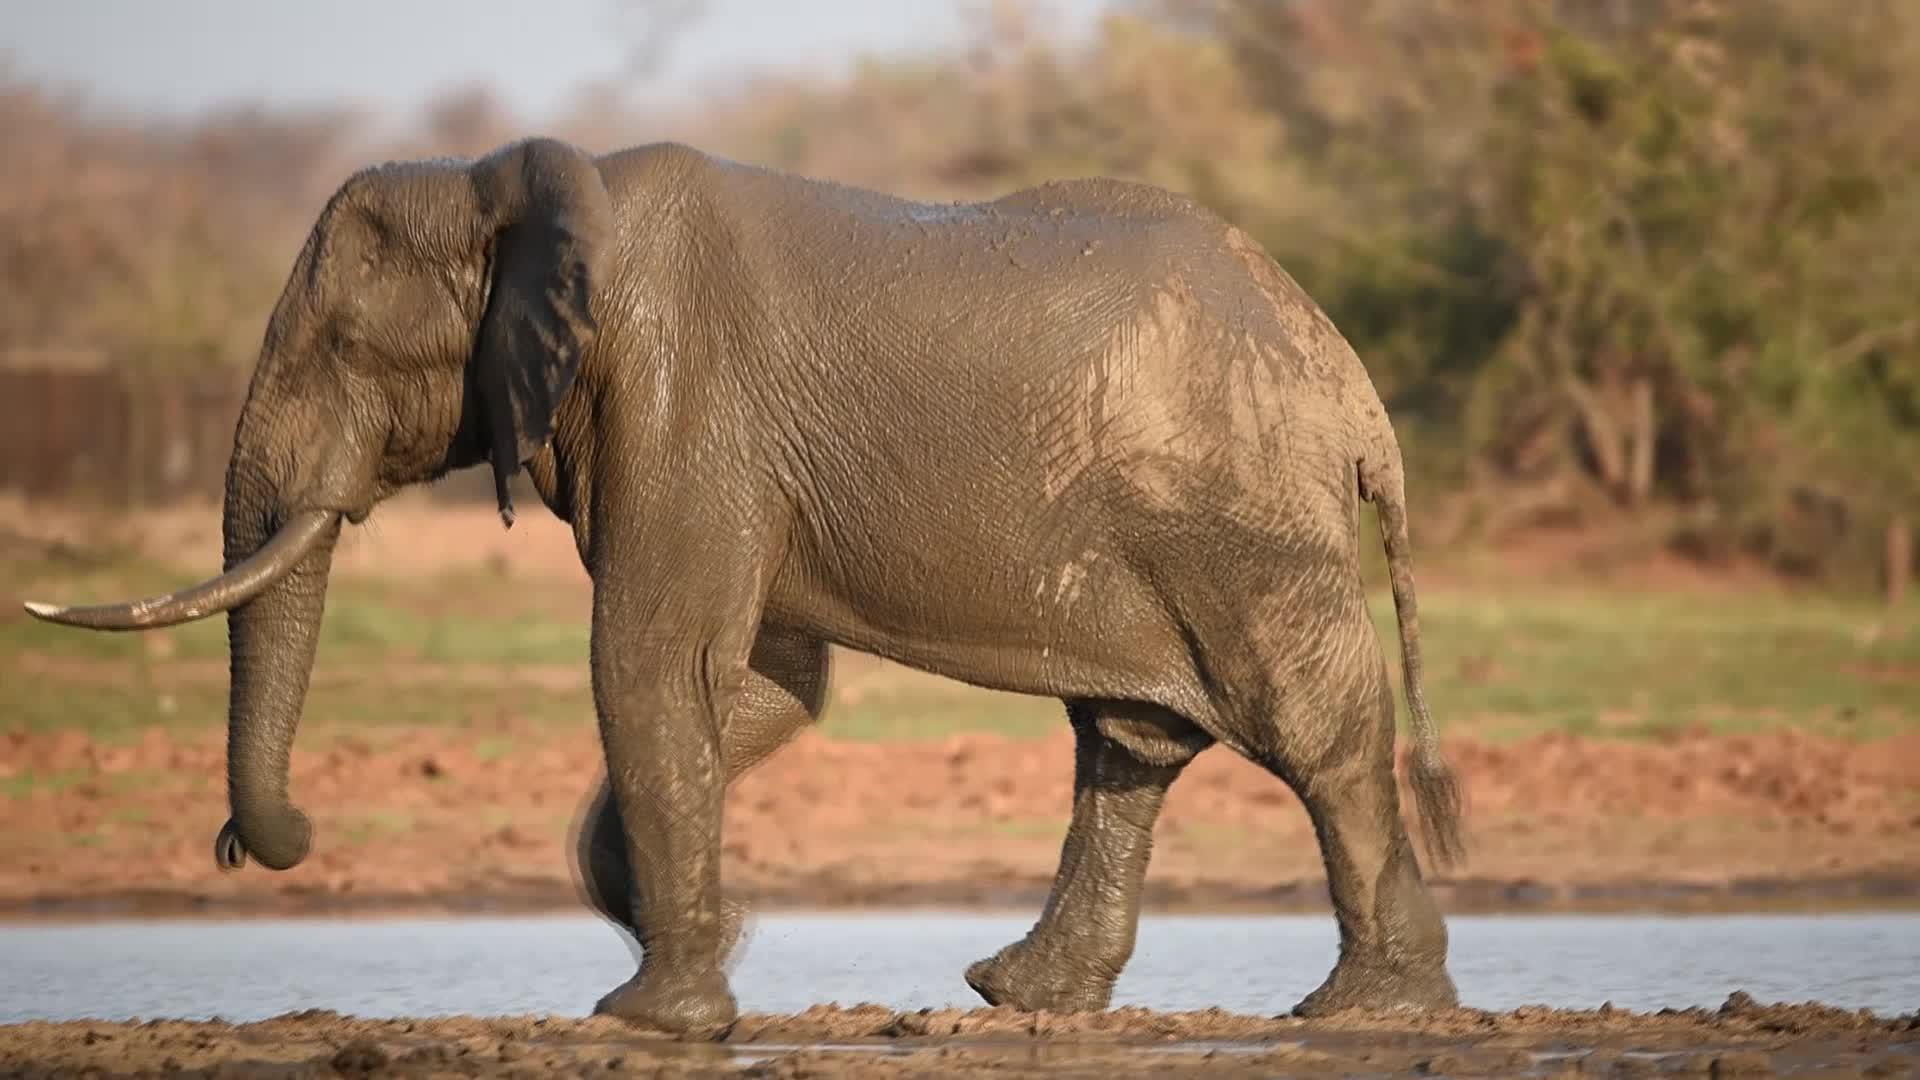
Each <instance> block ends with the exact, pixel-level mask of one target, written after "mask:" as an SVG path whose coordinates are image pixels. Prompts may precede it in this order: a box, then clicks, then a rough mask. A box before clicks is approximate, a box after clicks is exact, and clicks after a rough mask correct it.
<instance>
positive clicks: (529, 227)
mask: <svg viewBox="0 0 1920 1080" xmlns="http://www.w3.org/2000/svg"><path fill="white" fill-rule="evenodd" d="M473 175H474V180H475V186H476V189H477V191H478V194H479V196H480V206H481V214H482V219H483V221H485V222H486V223H487V225H488V227H489V232H490V235H489V237H488V251H489V258H488V263H489V266H488V273H489V275H490V277H489V285H488V292H487V301H486V309H485V311H484V312H483V313H482V315H481V317H480V326H479V331H478V333H477V335H476V338H475V342H474V355H473V375H474V385H475V387H476V389H477V390H478V391H479V393H480V398H481V404H482V405H483V408H484V416H485V420H486V432H487V436H486V437H487V446H488V457H489V459H490V460H491V461H492V463H493V475H494V490H495V494H496V495H497V497H498V498H499V500H500V518H501V520H502V521H503V522H504V523H505V524H506V526H507V527H508V528H512V527H513V499H512V496H511V494H510V493H509V489H508V485H509V484H510V483H511V481H512V479H513V476H514V474H515V473H517V472H519V471H520V467H521V466H522V465H524V464H526V463H527V461H529V460H530V459H532V457H533V456H534V455H535V454H537V453H539V451H540V448H541V447H542V446H544V445H546V442H547V440H548V439H549V438H551V437H552V435H553V427H554V414H555V412H556V411H558V409H559V408H560V402H561V401H562V399H564V398H565V397H566V394H567V389H568V388H569V387H571V386H572V385H573V380H574V376H575V375H576V374H578V373H579V370H580V360H581V357H582V356H583V355H584V354H585V353H586V351H587V350H588V348H590V347H591V346H592V344H593V340H594V335H595V333H596V331H597V330H598V325H597V323H596V322H595V321H594V315H593V309H592V300H593V295H594V290H595V289H596V288H599V287H601V286H602V285H604V283H605V277H606V269H605V267H606V264H607V260H608V254H609V251H610V249H611V247H612V244H613V209H612V204H611V202H610V200H609V199H608V196H607V191H606V187H605V186H604V185H603V184H602V182H601V180H600V173H599V170H598V169H597V168H595V167H594V164H593V161H592V159H591V158H589V157H587V155H586V154H584V153H583V152H581V151H580V150H578V149H575V148H574V147H571V146H568V145H566V144H564V143H559V142H555V141H553V140H550V139H535V140H529V141H527V142H522V143H517V144H515V145H513V146H509V147H507V148H505V149H503V150H500V151H498V152H496V153H494V154H492V155H490V156H489V157H487V158H485V159H482V160H481V161H480V162H478V163H476V164H475V165H474V169H473Z"/></svg>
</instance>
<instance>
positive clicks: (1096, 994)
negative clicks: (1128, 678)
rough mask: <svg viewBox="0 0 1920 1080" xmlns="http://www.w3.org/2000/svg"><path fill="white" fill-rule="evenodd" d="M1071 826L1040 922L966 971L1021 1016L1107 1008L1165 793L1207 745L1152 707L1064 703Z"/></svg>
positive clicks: (1206, 739) (1128, 943)
mask: <svg viewBox="0 0 1920 1080" xmlns="http://www.w3.org/2000/svg"><path fill="white" fill-rule="evenodd" d="M1067 716H1068V719H1069V720H1071V721H1072V724H1073V733H1074V771H1073V788H1074V795H1073V820H1072V823H1071V824H1070V825H1069V826H1068V827H1067V838H1066V841H1065V843H1064V845H1063V846H1062V849H1061V853H1060V869H1059V871H1058V873H1057V874H1056V876H1055V877H1054V882H1053V891H1052V894H1051V895H1050V896H1049V897H1048V898H1047V904H1046V908H1045V910H1044V911H1043V912H1042V913H1041V916H1040V921H1039V922H1038V923H1036V924H1035V925H1034V928H1033V929H1032V930H1031V931H1029V932H1028V934H1027V936H1026V937H1025V938H1023V939H1021V940H1020V941H1017V942H1014V943H1013V944H1011V945H1008V946H1007V947H1006V948H1003V949H1001V950H1000V951H999V952H997V953H995V954H994V955H993V956H991V957H988V958H987V959H985V960H980V961H978V962H976V963H974V964H973V965H972V966H970V967H969V968H968V969H967V973H966V978H967V984H968V985H970V986H972V987H973V989H974V990H975V992H977V993H978V994H979V995H980V996H981V997H983V998H985V999H986V1000H987V1001H988V1002H989V1003H990V1004H994V1005H1013V1006H1015V1007H1017V1008H1021V1009H1027V1010H1039V1009H1047V1010H1053V1011H1060V1012H1074V1011H1091V1010H1099V1009H1104V1008H1106V1007H1107V1002H1108V1001H1109V999H1111V997H1112V995H1113V984H1114V982H1115V981H1116V980H1118V979H1119V977H1120V970H1121V969H1122V968H1123V967H1125V966H1126V963H1127V960H1128V959H1129V958H1130V957H1131V956H1132V955H1133V943H1134V932H1135V929H1136V927H1137V926H1138V924H1139V919H1140V889H1141V884H1142V882H1143V881H1144V880H1145V878H1146V872H1147V861H1148V858H1149V856H1150V854H1151V851H1152V847H1153V826H1154V822H1155V821H1156V820H1158V818H1159V816H1160V805H1161V803H1162V801H1163V800H1164V799H1165V798H1166V794H1167V788H1168V787H1169V786H1170V785H1171V784H1172V783H1173V781H1174V779H1175V778H1176V777H1178V776H1179V775H1180V771H1181V770H1182V769H1183V768H1185V767H1186V764H1187V762H1189V761H1191V760H1192V759H1193V757H1194V755H1196V754H1198V753H1199V752H1200V751H1201V750H1204V749H1205V748H1206V747H1207V746H1209V745H1211V744H1212V742H1213V740H1212V737H1211V736H1208V735H1207V734H1206V733H1204V732H1202V731H1201V730H1200V729H1199V728H1197V727H1195V726H1194V725H1192V724H1191V723H1188V722H1187V721H1186V720H1185V719H1183V718H1181V717H1179V716H1176V715H1175V714H1173V713H1171V712H1168V711H1166V710H1165V709H1162V708H1160V707H1158V706H1152V705H1139V704H1133V703H1128V702H1069V703H1068V705H1067Z"/></svg>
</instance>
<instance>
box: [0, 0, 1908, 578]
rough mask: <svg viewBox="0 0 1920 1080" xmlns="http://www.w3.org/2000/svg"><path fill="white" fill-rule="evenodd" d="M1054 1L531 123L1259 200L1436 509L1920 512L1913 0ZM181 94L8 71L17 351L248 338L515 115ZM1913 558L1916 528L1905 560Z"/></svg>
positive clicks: (160, 346) (1771, 546) (1537, 517)
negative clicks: (718, 88)
mask: <svg viewBox="0 0 1920 1080" xmlns="http://www.w3.org/2000/svg"><path fill="white" fill-rule="evenodd" d="M1036 10H1038V9H1036V8H1034V7H1032V6H1025V5H1014V4H1010V3H1002V4H996V5H992V6H989V7H986V8H984V9H981V10H979V11H978V12H977V15H978V20H977V33H976V34H975V35H974V38H973V39H972V40H971V41H969V42H966V43H964V44H963V45H961V46H959V47H955V48H952V49H949V50H946V51H934V52H928V53H923V54H918V55H913V56H898V57H880V58H873V59H870V60H868V61H866V62H865V63H863V64H862V66H860V67H859V69H858V70H857V71H856V73H855V74H854V75H853V76H852V77H851V78H849V79H846V80H839V81H826V80H823V79H819V78H812V77H763V78H758V79H754V80H752V81H749V82H747V83H745V84H744V88H743V89H741V90H740V91H739V92H737V93H736V94H734V95H732V96H731V97H729V98H727V99H725V100H715V101H712V102H710V103H708V104H707V105H705V106H703V107H702V108H701V109H699V110H697V112H696V113H695V114H692V115H662V114H659V113H649V112H646V111H644V110H642V109H640V108H639V107H637V106H634V105H632V104H630V103H628V101H627V99H626V97H625V96H624V95H623V94H622V93H621V88H620V87H619V86H597V87H585V88H583V91H582V93H581V95H580V98H579V102H578V105H577V107H576V108H575V109H574V110H573V111H572V113H571V114H570V115H568V116H566V117H563V118H560V119H559V120H557V121H555V122H551V123H544V124H542V125H540V126H541V127H542V128H544V129H546V130H548V131H552V132H555V133H558V134H562V135H565V136H568V137H572V138H576V139H580V140H581V141H583V142H585V143H587V144H588V145H590V146H593V147H595V148H599V149H608V148H612V147H615V146H618V145H623V144H626V143H631V142H638V141H646V140H650V139H655V138H663V137H676V138H683V139H686V140H688V141H691V142H695V143H697V144H699V145H701V146H703V147H705V148H708V149H712V150H716V151H718V152H722V153H726V154H729V155H731V156H735V157H738V158H742V159H746V160H750V161H755V162H759V163H762V164H767V165H771V166H774V167H778V168H784V169H791V170H797V171H802V172H807V173H812V174H815V175H821V176H827V177H832V178H835V179H840V180H845V181H849V182H854V183H860V184H867V185H872V186H878V187H883V188H888V189H892V190H896V191H899V192H902V193H905V194H910V195H915V196H920V197H925V198H966V197H979V196H990V195H993V194H997V193H1000V192H1002V191H1005V190H1007V189H1009V188H1012V187H1015V186H1018V185H1020V184H1024V183H1027V182H1030V181H1035V180H1039V179H1043V178H1049V177H1060V176H1072V175H1084V174H1091V173H1105V174H1111V175H1118V176H1125V177H1130V178H1136V179H1143V180H1147V181H1151V182H1155V183H1159V184H1163V185H1166V186H1169V187H1173V188H1177V189H1180V190H1184V191H1187V192H1190V193H1192V194H1194V195H1195V196H1196V197H1198V198H1200V199H1202V200H1203V201H1205V202H1207V203H1208V204H1210V205H1211V206H1213V207H1214V208H1216V209H1217V210H1218V211H1220V212H1221V213H1222V214H1224V215H1226V216H1227V217H1229V218H1231V219H1233V220H1234V221H1236V222H1238V223H1239V224H1241V225H1243V226H1244V227H1245V228H1247V229H1248V230H1249V231H1251V232H1252V233H1253V234H1254V235H1255V236H1256V237H1258V238H1259V239H1260V240H1261V241H1262V242H1263V243H1264V244H1266V245H1267V246H1268V247H1269V249H1270V250H1272V251H1273V252H1274V254H1275V255H1276V256H1277V257H1278V258H1279V259H1280V260H1281V261H1282V263H1283V264H1285V265H1286V266H1287V267H1288V269H1289V270H1290V271H1291V272H1292V273H1293V274H1294V276H1296V277H1297V278H1298V279H1299V280H1300V281H1301V283H1302V284H1303V285H1304V286H1305V287H1306V288H1307V289H1308V290H1309V292H1311V293H1312V294H1313V295H1314V296H1316V297H1317V298H1318V299H1319V300H1320V301H1321V302H1322V303H1323V304H1324V305H1325V306H1326V307H1327V309H1328V310H1329V312H1330V313H1331V314H1332V316H1333V317H1334V319H1335V320H1336V322H1337V323H1338V324H1339V325H1340V326H1341V327H1342V328H1343V329H1344V330H1345V332H1346V333H1347V335H1348V336H1349V337H1350V338H1351V339H1352V340H1353V342H1354V344H1355V345H1356V347H1357V348H1358V349H1359V351H1360V353H1361V355H1362V356H1363V357H1364V358H1365V359H1366V361H1367V362H1368V364H1369V367H1370V368H1371V369H1372V371H1373V372H1374V375H1375V378H1376V380H1377V381H1378V382H1379V384H1380V386H1381V389H1382V392H1383V393H1384V394H1386V395H1387V397H1388V402H1389V405H1390V406H1391V407H1392V409H1393V412H1394V414H1395V417H1396V419H1397V421H1398V423H1399V424H1400V425H1401V427H1402V429H1403V441H1404V442H1405V444H1406V446H1407V449H1408V454H1409V458H1410V465H1411V467H1412V469H1413V471H1414V472H1415V474H1416V477H1415V479H1416V481H1417V483H1416V496H1415V497H1416V500H1417V502H1418V503H1419V504H1420V505H1419V506H1418V507H1417V509H1418V510H1420V511H1421V512H1422V514H1423V516H1424V517H1426V518H1427V519H1428V521H1429V522H1430V527H1431V528H1433V529H1434V530H1435V531H1436V532H1437V533H1439V534H1440V535H1442V536H1444V537H1448V538H1464V537H1468V536H1481V537H1484V536H1488V535H1497V534H1500V533H1503V532H1507V531H1510V530H1515V529H1526V528H1530V527H1538V526H1544V525H1553V526H1558V527H1581V528H1588V529H1593V530H1596V531H1608V532H1609V533H1610V534H1611V535H1616V536H1622V537H1626V538H1627V539H1626V540H1625V541H1623V542H1626V543H1639V544H1645V545H1657V546H1663V547H1667V546H1676V545H1677V546H1680V547H1682V548H1683V549H1685V550H1688V551H1690V552H1692V553H1694V554H1697V555H1699V556H1700V557H1703V558H1714V559H1725V558H1729V557H1734V556H1749V557H1755V556H1757V557H1759V558H1762V559H1765V560H1768V561H1769V562H1771V563H1772V564H1773V565H1774V566H1776V567H1777V568H1779V569H1782V570H1786V571H1791V572H1795V573H1802V574H1818V575H1824V576H1828V577H1830V578H1831V579H1833V580H1836V581H1853V582H1859V581H1865V580H1871V578H1872V576H1873V575H1876V574H1878V573H1880V572H1881V563H1882V552H1883V551H1884V550H1887V549H1888V548H1890V547H1894V548H1897V545H1889V544H1887V543H1886V538H1887V537H1889V536H1890V535H1894V534H1897V533H1898V532H1899V531H1900V527H1901V526H1902V523H1903V522H1904V521H1905V519H1906V518H1907V515H1910V514H1911V513H1912V509H1913V508H1914V507H1915V506H1920V313H1917V309H1916V305H1915V299H1916V297H1920V264H1917V263H1916V260H1915V257H1914V255H1913V253H1914V252H1915V251H1916V250H1920V243H1917V241H1920V6H1916V5H1914V4H1911V3H1905V2H1903V0H1848V2H1846V3H1833V2H1831V0H1739V2H1733V0H1578V2H1576V0H1566V2H1558V3H1556V2H1552V0H1145V2H1136V3H1133V4H1130V5H1125V6H1123V7H1122V8H1121V9H1120V10H1118V11H1116V12H1115V13H1114V14H1112V15H1110V16H1109V17H1107V18H1105V19H1104V20H1103V21H1102V23H1101V24H1100V26H1099V27H1098V29H1097V31H1096V32H1095V33H1094V34H1093V35H1092V37H1091V38H1089V39H1085V40H1077V39H1069V38H1067V37H1065V36H1063V35H1060V34H1056V33H1053V32H1052V30H1051V28H1050V26H1049V25H1048V24H1047V23H1046V22H1045V20H1044V18H1041V17H1039V16H1036V15H1035V14H1034V12H1035V11H1036ZM415 119H416V120H417V122H416V123H413V124H412V125H411V126H410V127H408V128H407V129H405V130H402V131H400V132H398V133H397V134H396V133H393V132H392V131H387V132H379V131H376V129H375V126H374V125H373V124H372V123H371V118H367V117H361V116H356V115H354V114H352V113H348V112H344V111H341V112H318V113H304V114H286V113H267V112H260V111H245V112H233V113H225V114H218V115H210V116H205V117H200V118H197V119H195V120H193V121H192V122H188V123H180V124H173V125H168V124H164V123H158V122H156V121H153V120H152V119H150V118H144V117H143V118H138V119H132V118H125V117H116V116H112V115H107V114H103V113H102V112H100V111H98V110H95V109H89V108H87V107H85V106H84V105H83V104H80V103H76V102H70V101H66V100H64V99H62V98H60V97H59V96H57V95H56V94H55V93H54V92H52V91H49V90H47V89H45V88H40V87H36V86H32V85H29V84H27V83H24V82H22V81H20V80H18V79H8V80H6V81H4V82H0V124H4V126H5V129H6V130H7V131H8V132H9V133H10V136H11V137H10V140H9V162H8V167H7V169H6V170H5V172H4V174H0V279H3V280H4V282H5V286H6V287H5V288H0V351H4V352H6V353H8V354H11V355H13V356H15V357H23V356H24V357H38V358H42V359H44V358H46V357H75V356H78V357H98V358H104V360H105V362H108V363H113V364H124V365H142V366H147V367H152V368H160V369H175V370H178V369H188V368H193V367H198V366H209V365H235V366H244V365H246V364H249V363H250V362H251V361H252V358H253V352H254V349H255V348H257V344H258V336H259V333H260V330H261V327H262V325H263V324H264V321H265V318H266V314H267V311H268V309H269V308H270V307H271V305H272V302H273V300H274V297H275V295H276V293H277V292H278V290H279V288H280V284H281V282H282V280H283V279H284V275H285V272H286V268H287V266H288V264H289V263H290V261H291V258H292V255H293V253H294V251H295V250H296V248H297V246H298V244H299V241H300V238H301V236H302V234H303V233H304V231H305V229H306V228H307V227H308V225H309V223H310V222H311V220H312V217H313V214H314V213H315V211H316V210H317V209H318V207H319V205H320V203H321V202H322V201H323V200H324V199H325V197H326V195H327V194H328V193H329V192H330V191H331V190H332V188H333V186H334V185H335V184H337V183H338V181H339V180H340V179H341V178H342V177H343V176H344V175H345V173H346V172H348V171H350V170H351V169H352V168H354V167H356V166H357V165H359V164H362V163H364V162H366V161H369V160H375V159H378V158H381V157H386V156H402V155H407V156H411V155H417V154H430V153H476V152H481V151H484V150H486V149H488V148H489V147H491V146H493V145H495V144H497V143H499V142H502V141H505V140H507V139H509V138H513V137H516V136H518V135H521V134H525V133H526V132H527V130H528V128H529V125H528V124H527V123H526V122H524V121H522V120H520V119H518V118H516V117H514V116H513V115H512V114H511V112H510V111H509V110H508V109H506V108H505V107H503V106H502V105H501V104H500V103H499V102H498V101H497V100H496V99H495V98H494V97H493V96H492V95H491V94H490V93H489V92H488V91H487V90H485V89H484V88H476V89H472V90H468V91H463V92H460V93H457V94H451V95H448V96H447V97H445V98H443V99H441V100H439V101H437V102H435V103H434V104H433V105H432V106H431V107H430V108H428V109H427V110H425V111H424V112H423V114H422V115H421V116H419V117H418V118H415ZM1904 558H1906V559H1910V558H1911V555H1910V554H1908V555H1906V556H1904Z"/></svg>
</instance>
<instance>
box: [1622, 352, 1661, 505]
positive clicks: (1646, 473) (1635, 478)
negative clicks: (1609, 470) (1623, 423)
mask: <svg viewBox="0 0 1920 1080" xmlns="http://www.w3.org/2000/svg"><path fill="white" fill-rule="evenodd" d="M1628 394H1629V395H1630V397H1629V400H1630V401H1631V403H1632V405H1631V407H1632V409H1633V413H1632V416H1633V429H1632V430H1633V442H1632V444H1631V445H1630V447H1629V451H1630V453H1631V454H1632V456H1633V463H1632V469H1631V471H1630V472H1629V473H1628V474H1627V502H1629V503H1631V504H1633V505H1636V506H1637V505H1639V504H1640V503H1644V502H1646V501H1647V497H1648V496H1649V495H1651V494H1653V469H1654V457H1653V440H1654V436H1655V426H1654V417H1653V380H1652V379H1650V378H1648V377H1647V376H1645V375H1638V376H1635V377H1634V380H1633V383H1632V385H1631V386H1630V387H1629V388H1628Z"/></svg>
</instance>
